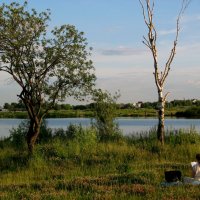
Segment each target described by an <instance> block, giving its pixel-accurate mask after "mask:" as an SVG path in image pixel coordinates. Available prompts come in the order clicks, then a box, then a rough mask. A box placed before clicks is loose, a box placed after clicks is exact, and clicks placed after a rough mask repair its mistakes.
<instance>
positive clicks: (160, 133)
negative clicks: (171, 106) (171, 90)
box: [157, 91, 165, 145]
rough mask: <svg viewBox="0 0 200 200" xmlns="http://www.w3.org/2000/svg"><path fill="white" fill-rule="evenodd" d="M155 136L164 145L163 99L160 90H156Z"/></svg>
mask: <svg viewBox="0 0 200 200" xmlns="http://www.w3.org/2000/svg"><path fill="white" fill-rule="evenodd" d="M157 138H158V140H159V141H160V142H161V143H162V144H163V145H164V142H165V100H164V98H163V93H162V91H160V92H158V128H157Z"/></svg>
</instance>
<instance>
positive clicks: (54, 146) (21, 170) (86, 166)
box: [0, 125, 200, 200]
mask: <svg viewBox="0 0 200 200" xmlns="http://www.w3.org/2000/svg"><path fill="white" fill-rule="evenodd" d="M24 131H25V129H24V128H23V126H21V127H19V128H17V129H15V130H12V132H11V136H10V138H7V139H6V138H2V139H1V141H0V149H1V150H0V171H1V173H0V199H3V200H4V199H5V200H13V199H34V200H36V199H38V200H40V199H69V200H72V199H84V200H85V199H105V200H106V199H113V200H114V199H124V200H129V199H166V200H168V199H184V200H185V199H186V200H187V199H188V200H189V199H199V198H200V190H199V189H200V186H192V185H182V186H171V187H163V186H161V182H163V181H164V180H165V178H164V172H165V171H167V170H172V169H178V170H180V171H181V172H182V175H183V176H190V175H191V172H190V162H191V161H194V160H195V155H196V153H198V152H200V135H199V134H198V133H197V132H196V131H195V130H194V129H191V130H190V132H184V130H180V131H179V132H178V133H176V134H174V133H172V132H168V133H167V136H166V141H165V145H164V146H161V145H160V144H159V142H157V139H156V135H155V130H151V131H150V132H148V133H143V135H137V136H129V137H125V136H122V135H120V134H119V135H117V136H116V137H114V138H112V140H111V139H110V140H108V141H104V142H102V141H100V140H99V138H98V135H97V134H96V132H95V130H94V129H93V128H87V129H84V128H82V127H81V126H74V125H71V126H70V127H68V129H67V130H66V131H64V130H62V129H58V130H56V131H55V132H52V130H50V129H48V128H42V132H43V134H41V137H40V138H39V140H38V144H37V145H36V146H35V151H34V154H33V155H32V156H29V155H28V154H27V149H26V143H25V139H24Z"/></svg>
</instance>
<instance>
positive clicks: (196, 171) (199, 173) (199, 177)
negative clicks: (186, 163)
mask: <svg viewBox="0 0 200 200" xmlns="http://www.w3.org/2000/svg"><path fill="white" fill-rule="evenodd" d="M196 160H197V162H191V167H192V178H189V177H184V179H183V181H184V183H190V184H193V185H200V154H199V153H198V154H196Z"/></svg>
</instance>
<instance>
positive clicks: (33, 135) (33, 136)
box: [27, 118, 40, 154]
mask: <svg viewBox="0 0 200 200" xmlns="http://www.w3.org/2000/svg"><path fill="white" fill-rule="evenodd" d="M39 133H40V122H39V120H38V119H37V118H36V119H30V126H29V130H28V133H27V145H28V151H29V154H33V148H34V146H35V143H36V140H37V138H38V135H39Z"/></svg>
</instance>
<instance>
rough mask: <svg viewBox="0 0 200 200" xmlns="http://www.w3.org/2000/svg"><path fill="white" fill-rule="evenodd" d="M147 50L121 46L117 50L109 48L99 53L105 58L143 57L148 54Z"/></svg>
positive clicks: (100, 50)
mask: <svg viewBox="0 0 200 200" xmlns="http://www.w3.org/2000/svg"><path fill="white" fill-rule="evenodd" d="M146 51H147V50H146V49H139V48H130V47H124V46H120V47H117V48H107V49H99V50H98V52H99V53H100V54H101V55H105V56H130V55H141V54H143V53H146Z"/></svg>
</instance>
